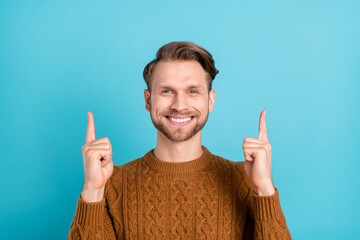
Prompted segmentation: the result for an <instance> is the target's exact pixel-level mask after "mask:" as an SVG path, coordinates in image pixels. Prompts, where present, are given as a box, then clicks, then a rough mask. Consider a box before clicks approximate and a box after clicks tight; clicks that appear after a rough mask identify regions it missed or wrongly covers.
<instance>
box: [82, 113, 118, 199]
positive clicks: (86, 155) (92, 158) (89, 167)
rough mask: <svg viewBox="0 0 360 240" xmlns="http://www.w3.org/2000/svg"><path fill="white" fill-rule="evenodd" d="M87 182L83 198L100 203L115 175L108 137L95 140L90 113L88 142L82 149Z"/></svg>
mask: <svg viewBox="0 0 360 240" xmlns="http://www.w3.org/2000/svg"><path fill="white" fill-rule="evenodd" d="M81 151H82V154H83V163H84V177H85V182H84V186H83V190H82V193H81V198H82V199H84V200H85V201H86V202H98V201H101V200H102V198H103V197H104V190H105V184H106V181H107V180H108V179H109V178H110V176H111V174H112V173H113V168H114V164H113V161H112V148H111V144H110V140H109V138H107V137H104V138H99V139H97V140H95V124H94V116H93V114H92V113H91V112H90V111H89V112H88V126H87V131H86V142H85V145H84V146H83V147H82V149H81Z"/></svg>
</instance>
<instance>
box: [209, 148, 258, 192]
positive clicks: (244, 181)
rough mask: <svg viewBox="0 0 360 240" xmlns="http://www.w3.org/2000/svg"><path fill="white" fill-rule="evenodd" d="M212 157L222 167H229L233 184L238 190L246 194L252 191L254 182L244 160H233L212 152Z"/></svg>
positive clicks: (228, 170)
mask: <svg viewBox="0 0 360 240" xmlns="http://www.w3.org/2000/svg"><path fill="white" fill-rule="evenodd" d="M212 158H213V162H215V163H216V164H217V165H218V166H221V169H227V172H228V173H231V175H232V176H233V184H234V186H235V188H237V189H238V191H240V192H242V194H244V195H245V196H246V195H247V194H248V193H249V191H251V188H252V184H251V180H250V179H249V177H248V176H247V174H246V172H245V162H244V161H232V160H229V159H226V158H223V157H220V156H217V155H214V154H212Z"/></svg>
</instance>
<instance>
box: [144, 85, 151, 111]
mask: <svg viewBox="0 0 360 240" xmlns="http://www.w3.org/2000/svg"><path fill="white" fill-rule="evenodd" d="M144 99H145V109H146V111H149V112H150V92H149V90H147V89H144Z"/></svg>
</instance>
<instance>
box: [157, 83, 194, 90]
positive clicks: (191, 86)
mask: <svg viewBox="0 0 360 240" xmlns="http://www.w3.org/2000/svg"><path fill="white" fill-rule="evenodd" d="M159 88H169V89H172V87H171V86H169V85H160V86H159ZM187 88H201V87H200V85H196V84H192V85H190V86H188V87H187Z"/></svg>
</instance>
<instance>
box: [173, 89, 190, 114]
mask: <svg viewBox="0 0 360 240" xmlns="http://www.w3.org/2000/svg"><path fill="white" fill-rule="evenodd" d="M170 108H171V109H172V110H176V111H178V112H182V111H184V110H187V109H188V103H187V99H186V96H184V95H183V94H181V93H180V94H179V93H177V94H176V95H174V98H173V101H172V103H171V106H170Z"/></svg>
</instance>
